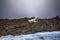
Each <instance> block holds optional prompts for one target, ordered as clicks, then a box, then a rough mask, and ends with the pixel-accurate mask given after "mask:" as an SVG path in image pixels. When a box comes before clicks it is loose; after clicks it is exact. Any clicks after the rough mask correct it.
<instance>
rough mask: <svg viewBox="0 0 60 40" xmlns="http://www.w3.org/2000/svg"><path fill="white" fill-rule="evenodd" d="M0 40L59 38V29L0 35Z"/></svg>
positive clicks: (49, 39) (45, 39)
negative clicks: (17, 34)
mask: <svg viewBox="0 0 60 40" xmlns="http://www.w3.org/2000/svg"><path fill="white" fill-rule="evenodd" d="M0 40H60V31H54V32H38V33H35V34H27V35H19V36H12V35H8V36H2V37H0Z"/></svg>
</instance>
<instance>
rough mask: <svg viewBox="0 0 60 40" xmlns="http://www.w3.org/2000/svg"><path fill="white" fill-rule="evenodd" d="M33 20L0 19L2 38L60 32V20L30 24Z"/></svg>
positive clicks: (45, 20)
mask: <svg viewBox="0 0 60 40" xmlns="http://www.w3.org/2000/svg"><path fill="white" fill-rule="evenodd" d="M32 18H34V17H32ZM32 18H20V19H0V36H2V35H21V34H31V33H36V32H42V31H60V18H57V17H54V18H51V19H38V22H36V23H34V22H31V23H30V22H28V20H29V19H32Z"/></svg>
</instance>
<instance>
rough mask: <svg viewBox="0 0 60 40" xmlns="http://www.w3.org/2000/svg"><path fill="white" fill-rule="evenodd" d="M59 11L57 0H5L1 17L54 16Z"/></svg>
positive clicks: (2, 3) (2, 4)
mask: <svg viewBox="0 0 60 40" xmlns="http://www.w3.org/2000/svg"><path fill="white" fill-rule="evenodd" d="M58 11H59V10H58ZM59 13H60V12H58V13H57V10H56V1H55V0H3V1H2V2H1V14H0V18H13V19H14V18H24V17H39V18H52V17H56V16H57V15H60V14H59Z"/></svg>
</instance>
